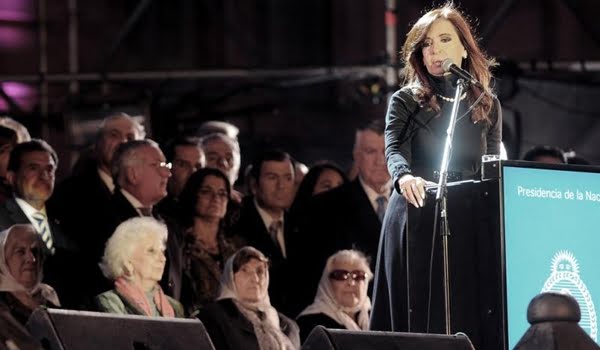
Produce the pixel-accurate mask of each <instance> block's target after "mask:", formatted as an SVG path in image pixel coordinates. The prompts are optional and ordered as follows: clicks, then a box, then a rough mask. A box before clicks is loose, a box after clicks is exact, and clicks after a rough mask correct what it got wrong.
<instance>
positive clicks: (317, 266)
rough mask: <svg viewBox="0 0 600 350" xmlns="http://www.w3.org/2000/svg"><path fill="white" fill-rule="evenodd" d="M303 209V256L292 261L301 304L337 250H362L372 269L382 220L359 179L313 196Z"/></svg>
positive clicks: (312, 293) (309, 299) (309, 296)
mask: <svg viewBox="0 0 600 350" xmlns="http://www.w3.org/2000/svg"><path fill="white" fill-rule="evenodd" d="M305 213H306V216H305V220H304V221H303V222H302V223H301V226H300V231H301V234H300V236H301V237H303V239H302V241H301V246H302V247H301V248H300V250H301V251H303V252H305V256H304V257H301V256H300V257H299V258H298V259H295V260H294V261H293V265H294V268H295V270H296V272H295V274H298V273H302V276H304V277H303V281H302V282H301V283H297V285H296V286H295V289H296V290H297V291H298V294H299V295H300V297H299V301H298V302H299V303H300V304H302V305H308V304H310V303H311V302H312V301H313V298H314V296H315V293H316V291H317V286H318V284H319V280H320V278H321V274H322V273H323V268H324V267H325V263H326V261H327V258H329V257H330V256H331V255H333V254H334V253H335V252H337V251H339V250H342V249H356V250H360V251H362V252H363V253H365V255H367V257H368V258H370V259H371V270H372V271H374V270H375V260H376V257H377V249H378V245H379V236H380V231H381V222H380V221H379V218H378V217H377V214H376V213H375V210H374V209H373V206H372V205H371V202H370V201H369V197H367V194H366V193H365V191H364V189H363V187H362V185H361V184H360V181H359V180H358V179H356V180H354V181H351V182H349V183H347V184H344V185H342V186H340V187H337V188H335V189H332V190H331V191H327V192H324V193H322V194H319V195H317V196H315V197H313V198H312V200H311V201H310V202H309V204H308V206H307V209H306V212H305ZM306 253H309V254H310V258H307V256H306Z"/></svg>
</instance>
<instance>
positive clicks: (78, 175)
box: [48, 113, 145, 258]
mask: <svg viewBox="0 0 600 350" xmlns="http://www.w3.org/2000/svg"><path fill="white" fill-rule="evenodd" d="M96 136H97V137H96V141H95V144H94V149H93V150H92V151H93V152H92V154H91V155H90V154H85V153H84V154H82V156H81V157H80V160H79V161H78V162H79V164H78V165H75V167H74V170H73V174H72V175H71V176H70V177H68V178H66V179H65V180H64V181H62V182H61V183H60V184H59V185H58V186H57V188H56V191H55V192H54V195H53V196H52V198H51V199H50V201H49V203H48V205H49V207H50V208H51V209H52V210H53V212H55V213H56V215H57V219H58V220H60V222H61V225H62V227H63V228H64V230H65V232H66V234H67V235H68V236H69V237H71V239H73V240H74V241H75V242H77V243H78V244H79V245H80V246H81V248H82V249H83V250H84V251H91V252H94V256H97V257H98V258H99V257H100V255H101V254H102V250H103V249H104V242H105V238H104V237H97V235H96V234H94V232H96V231H95V228H96V224H97V223H100V224H101V223H104V222H106V221H108V220H109V219H110V217H111V215H112V214H111V208H110V202H111V197H112V193H113V192H114V189H115V185H114V182H113V180H112V176H111V174H110V172H111V170H110V167H111V165H110V164H111V161H112V158H113V154H114V153H115V150H116V149H117V147H118V146H119V145H120V144H122V143H125V142H127V141H131V140H140V139H142V138H144V137H145V133H144V127H143V126H142V125H141V124H140V123H138V122H137V120H136V119H135V118H133V117H131V116H129V115H128V114H126V113H113V114H110V115H108V116H107V117H106V118H105V119H104V120H103V121H102V123H101V124H100V129H99V130H98V134H97V135H96ZM90 228H92V230H90ZM84 233H86V234H84Z"/></svg>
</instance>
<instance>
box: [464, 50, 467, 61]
mask: <svg viewBox="0 0 600 350" xmlns="http://www.w3.org/2000/svg"><path fill="white" fill-rule="evenodd" d="M463 58H464V59H466V58H467V51H465V52H463Z"/></svg>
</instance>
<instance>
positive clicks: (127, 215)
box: [107, 189, 183, 300]
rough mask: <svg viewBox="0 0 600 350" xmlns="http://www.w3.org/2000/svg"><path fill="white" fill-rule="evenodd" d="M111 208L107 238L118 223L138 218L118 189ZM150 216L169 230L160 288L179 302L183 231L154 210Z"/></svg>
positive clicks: (135, 211)
mask: <svg viewBox="0 0 600 350" xmlns="http://www.w3.org/2000/svg"><path fill="white" fill-rule="evenodd" d="M111 207H112V210H113V212H112V214H113V215H112V224H111V225H110V226H111V227H109V228H108V232H107V233H108V236H109V237H110V235H112V233H113V232H114V230H115V229H116V228H117V226H119V224H120V223H122V222H123V221H125V220H127V219H131V218H134V217H138V216H140V214H139V213H138V211H137V210H136V209H135V208H134V207H133V205H131V203H130V202H129V201H128V200H127V198H125V196H124V195H123V193H121V191H119V190H118V189H117V190H115V193H114V194H113V196H112V198H111ZM152 216H153V217H154V218H155V219H157V220H159V221H163V222H164V223H165V224H166V225H167V228H168V230H169V236H168V239H167V251H166V254H165V255H166V257H167V263H166V265H165V271H164V274H163V279H162V281H161V286H162V287H163V290H164V291H165V293H167V294H169V295H170V296H172V297H173V298H175V299H177V300H179V299H180V297H181V280H182V274H183V239H182V236H183V229H182V228H181V227H180V226H179V225H178V224H177V223H176V222H174V221H171V220H164V219H163V218H162V217H161V216H160V215H159V214H158V211H157V209H156V208H153V210H152Z"/></svg>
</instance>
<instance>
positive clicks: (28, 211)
mask: <svg viewBox="0 0 600 350" xmlns="http://www.w3.org/2000/svg"><path fill="white" fill-rule="evenodd" d="M15 201H16V202H17V205H18V206H19V208H21V210H22V211H23V213H24V214H25V216H27V219H28V220H29V222H30V223H31V224H32V225H33V227H35V230H36V232H37V231H38V230H39V228H38V225H37V224H36V222H37V220H35V219H34V218H33V214H35V213H37V212H42V213H43V214H44V216H46V220H48V215H47V214H46V206H44V207H43V208H42V209H41V210H37V209H36V208H34V207H32V206H31V204H29V203H27V201H26V200H24V199H23V198H19V197H15ZM47 224H48V231H49V232H50V235H52V230H51V229H50V223H49V222H48V223H47Z"/></svg>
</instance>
